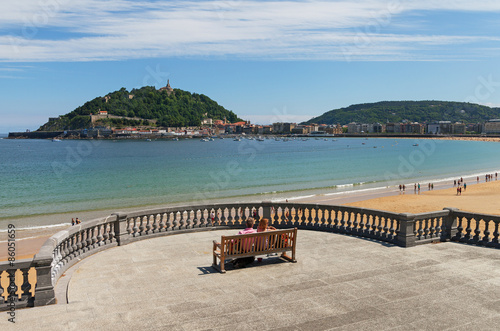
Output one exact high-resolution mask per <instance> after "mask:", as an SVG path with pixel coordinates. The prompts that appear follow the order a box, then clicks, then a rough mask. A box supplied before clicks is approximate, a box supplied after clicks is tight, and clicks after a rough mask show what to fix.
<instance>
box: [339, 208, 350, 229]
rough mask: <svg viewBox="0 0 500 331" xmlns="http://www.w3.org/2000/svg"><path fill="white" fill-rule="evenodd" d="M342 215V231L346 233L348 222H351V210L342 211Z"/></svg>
mask: <svg viewBox="0 0 500 331" xmlns="http://www.w3.org/2000/svg"><path fill="white" fill-rule="evenodd" d="M341 216H342V218H341V219H340V231H341V232H343V233H345V232H347V227H346V224H347V223H348V222H349V218H350V216H351V215H350V213H349V211H342V214H341Z"/></svg>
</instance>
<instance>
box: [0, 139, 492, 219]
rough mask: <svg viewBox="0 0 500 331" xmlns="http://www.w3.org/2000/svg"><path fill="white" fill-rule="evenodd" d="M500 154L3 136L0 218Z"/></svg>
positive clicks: (323, 181)
mask: <svg viewBox="0 0 500 331" xmlns="http://www.w3.org/2000/svg"><path fill="white" fill-rule="evenodd" d="M414 144H418V146H414ZM499 152H500V144H499V143H494V142H475V141H446V140H415V139H373V138H370V139H363V138H357V139H352V138H338V139H336V140H333V139H330V138H329V139H327V140H324V139H323V138H321V139H319V140H316V139H311V138H310V139H309V140H307V141H302V140H300V139H297V140H291V141H275V140H272V139H269V140H265V141H262V142H260V141H255V140H246V139H244V140H242V141H239V142H238V141H233V140H232V139H224V140H221V139H216V140H215V141H210V142H200V141H199V140H197V139H190V140H180V141H161V140H158V141H151V142H147V141H83V140H67V141H62V142H52V141H50V140H7V139H0V153H1V156H2V157H1V159H0V183H1V190H0V220H8V219H15V218H19V217H22V216H30V215H46V214H53V213H63V212H72V211H87V210H100V209H117V210H119V209H120V208H128V207H135V206H137V207H139V206H145V205H157V204H202V203H207V202H215V201H217V199H220V198H231V199H234V200H236V201H247V200H252V201H262V200H272V199H285V198H288V199H291V198H294V197H299V196H305V195H313V194H337V193H340V192H343V191H345V190H363V189H370V188H374V187H382V186H384V187H385V186H389V185H396V184H400V183H405V184H412V183H414V182H423V183H425V182H427V181H429V180H433V181H438V180H445V179H447V180H449V179H452V178H456V177H459V176H466V175H475V174H484V173H487V172H495V171H497V169H500V153H499Z"/></svg>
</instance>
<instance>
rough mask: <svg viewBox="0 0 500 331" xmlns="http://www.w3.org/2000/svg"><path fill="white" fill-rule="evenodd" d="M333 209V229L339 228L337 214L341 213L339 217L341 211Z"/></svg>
mask: <svg viewBox="0 0 500 331" xmlns="http://www.w3.org/2000/svg"><path fill="white" fill-rule="evenodd" d="M332 211H333V213H334V214H333V228H334V229H335V230H338V229H339V224H340V220H339V215H341V216H340V217H342V211H340V210H332Z"/></svg>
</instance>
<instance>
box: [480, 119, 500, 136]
mask: <svg viewBox="0 0 500 331" xmlns="http://www.w3.org/2000/svg"><path fill="white" fill-rule="evenodd" d="M483 132H484V133H485V134H500V119H493V120H490V121H488V122H486V123H484V131H483Z"/></svg>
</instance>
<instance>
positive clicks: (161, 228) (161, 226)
mask: <svg viewBox="0 0 500 331" xmlns="http://www.w3.org/2000/svg"><path fill="white" fill-rule="evenodd" d="M162 231H165V213H162V214H160V223H159V225H158V232H162Z"/></svg>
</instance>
